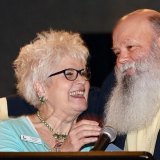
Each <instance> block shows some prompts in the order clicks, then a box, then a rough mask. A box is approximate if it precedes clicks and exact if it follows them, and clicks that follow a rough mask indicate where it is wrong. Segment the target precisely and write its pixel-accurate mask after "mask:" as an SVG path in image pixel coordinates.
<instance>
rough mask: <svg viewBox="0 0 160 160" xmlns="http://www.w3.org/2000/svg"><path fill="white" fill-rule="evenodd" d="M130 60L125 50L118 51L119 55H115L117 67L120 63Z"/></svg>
mask: <svg viewBox="0 0 160 160" xmlns="http://www.w3.org/2000/svg"><path fill="white" fill-rule="evenodd" d="M129 61H130V56H129V53H128V52H127V51H125V50H124V51H121V52H120V53H119V55H118V56H117V59H116V66H117V68H120V67H121V65H123V64H125V63H127V62H129Z"/></svg>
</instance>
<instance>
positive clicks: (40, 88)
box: [33, 82, 45, 97]
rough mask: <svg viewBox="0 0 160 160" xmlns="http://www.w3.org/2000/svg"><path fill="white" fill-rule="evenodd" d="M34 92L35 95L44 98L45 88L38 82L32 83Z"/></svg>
mask: <svg viewBox="0 0 160 160" xmlns="http://www.w3.org/2000/svg"><path fill="white" fill-rule="evenodd" d="M33 87H34V90H35V92H36V93H37V95H38V96H39V97H40V96H44V94H45V87H44V85H43V84H42V83H40V82H34V84H33Z"/></svg>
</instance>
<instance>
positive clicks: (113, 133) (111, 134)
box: [102, 126, 117, 143]
mask: <svg viewBox="0 0 160 160" xmlns="http://www.w3.org/2000/svg"><path fill="white" fill-rule="evenodd" d="M102 134H107V135H108V137H109V138H110V143H111V142H113V141H114V140H115V139H116V136H117V131H116V130H115V129H114V128H112V127H110V126H104V127H103V129H102Z"/></svg>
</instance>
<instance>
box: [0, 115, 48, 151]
mask: <svg viewBox="0 0 160 160" xmlns="http://www.w3.org/2000/svg"><path fill="white" fill-rule="evenodd" d="M0 151H1V152H48V151H50V148H49V147H48V145H47V144H46V143H45V142H44V141H43V140H42V139H41V138H40V136H39V134H38V132H37V131H36V129H35V128H34V126H33V124H32V122H31V121H30V119H29V118H28V117H26V116H22V117H19V118H15V119H7V120H3V121H0Z"/></svg>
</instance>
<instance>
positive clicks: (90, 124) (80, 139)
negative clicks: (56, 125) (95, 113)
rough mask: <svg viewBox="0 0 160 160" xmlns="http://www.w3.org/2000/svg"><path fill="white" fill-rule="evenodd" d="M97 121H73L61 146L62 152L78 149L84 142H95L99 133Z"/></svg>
mask: <svg viewBox="0 0 160 160" xmlns="http://www.w3.org/2000/svg"><path fill="white" fill-rule="evenodd" d="M100 132H101V127H99V123H98V122H96V121H91V120H81V121H79V122H77V123H75V124H74V125H73V126H72V128H71V130H70V132H69V134H68V137H67V139H66V140H65V141H64V143H63V145H62V146H61V151H62V152H72V151H80V149H81V147H82V146H84V145H85V144H88V143H91V142H96V141H97V139H98V136H99V135H100Z"/></svg>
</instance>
